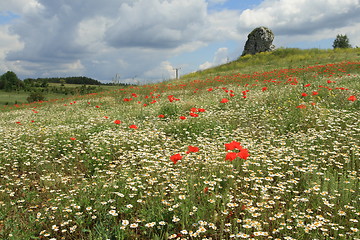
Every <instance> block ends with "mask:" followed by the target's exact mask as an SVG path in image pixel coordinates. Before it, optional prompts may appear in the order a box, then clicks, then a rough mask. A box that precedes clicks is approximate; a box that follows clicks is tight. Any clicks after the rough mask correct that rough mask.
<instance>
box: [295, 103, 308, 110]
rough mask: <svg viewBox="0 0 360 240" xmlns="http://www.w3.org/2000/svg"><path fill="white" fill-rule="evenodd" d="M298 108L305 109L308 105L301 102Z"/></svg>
mask: <svg viewBox="0 0 360 240" xmlns="http://www.w3.org/2000/svg"><path fill="white" fill-rule="evenodd" d="M296 108H300V109H304V108H306V105H304V104H301V105H299V106H297V107H296Z"/></svg>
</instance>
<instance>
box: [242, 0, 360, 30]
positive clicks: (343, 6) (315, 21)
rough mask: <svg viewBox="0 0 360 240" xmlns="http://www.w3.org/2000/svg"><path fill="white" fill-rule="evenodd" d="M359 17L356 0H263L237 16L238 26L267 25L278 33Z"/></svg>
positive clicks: (345, 22) (359, 6) (325, 26)
mask: <svg viewBox="0 0 360 240" xmlns="http://www.w3.org/2000/svg"><path fill="white" fill-rule="evenodd" d="M359 20H360V0H317V1H313V0H295V1H294V0H265V1H264V2H263V3H262V4H260V5H259V6H258V7H257V8H255V9H247V10H245V11H243V12H242V14H241V15H240V17H239V22H238V28H239V29H240V30H245V29H247V30H249V29H253V28H255V27H258V26H263V25H264V26H267V27H270V28H271V29H272V30H273V31H274V32H275V34H278V35H281V36H283V35H308V36H309V35H311V34H313V33H316V32H318V31H322V30H323V29H334V28H339V27H343V26H344V25H352V24H355V23H358V22H359Z"/></svg>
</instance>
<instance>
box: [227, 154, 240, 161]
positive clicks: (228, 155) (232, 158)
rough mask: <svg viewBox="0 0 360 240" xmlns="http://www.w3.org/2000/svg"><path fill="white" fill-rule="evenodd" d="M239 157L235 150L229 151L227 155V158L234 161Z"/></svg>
mask: <svg viewBox="0 0 360 240" xmlns="http://www.w3.org/2000/svg"><path fill="white" fill-rule="evenodd" d="M235 158H237V154H236V153H235V152H228V153H227V154H226V156H225V160H229V161H233V160H234V159H235Z"/></svg>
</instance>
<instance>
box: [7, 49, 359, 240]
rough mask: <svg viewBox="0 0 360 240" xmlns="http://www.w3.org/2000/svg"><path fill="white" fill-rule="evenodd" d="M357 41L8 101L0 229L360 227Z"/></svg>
mask: <svg viewBox="0 0 360 240" xmlns="http://www.w3.org/2000/svg"><path fill="white" fill-rule="evenodd" d="M357 54H358V50H357V49H352V50H344V51H330V50H326V51H320V50H303V51H300V50H294V49H281V50H278V51H276V52H274V53H267V54H260V55H255V56H250V57H245V59H239V60H238V61H236V62H234V63H229V64H228V65H226V66H219V67H218V68H214V69H210V70H207V71H203V72H201V73H194V74H190V75H188V76H184V77H183V78H182V79H179V80H173V81H171V82H165V83H160V84H153V85H147V86H132V87H127V88H124V89H116V88H112V89H109V90H108V91H104V92H102V93H97V94H94V95H85V96H76V97H73V98H66V99H64V100H57V101H49V102H44V103H33V104H29V105H23V106H19V107H17V108H11V106H8V107H3V108H1V109H0V134H1V136H3V137H2V138H0V146H2V148H1V149H0V175H1V176H2V178H0V238H1V239H52V238H55V239H178V238H179V239H246V238H247V239H250V238H253V239H270V238H272V239H277V238H278V239H359V238H360V234H359V230H358V218H359V199H358V194H357V192H358V190H359V174H360V172H359V167H360V163H359V156H360V128H359V126H360V120H359V113H360V103H359V100H355V101H351V99H353V98H350V100H349V97H351V96H355V97H356V98H359V96H360V94H359V93H360V86H359V82H360V76H359V73H360V68H359V67H360V63H359V61H355V60H356V56H357ZM307 55H309V56H312V57H300V56H307ZM329 56H331V57H329ZM347 57H348V59H347ZM291 58H292V59H294V60H293V61H292V62H289V61H290V60H289V59H291ZM284 59H287V60H288V61H285V60H284ZM296 59H297V60H296ZM282 61H284V62H282ZM315 61H316V62H318V63H319V64H315ZM267 62H268V63H269V64H272V66H273V68H270V67H271V66H269V68H267V66H265V65H264V64H265V63H267ZM300 62H301V64H300ZM231 64H233V66H232V67H230V65H231ZM236 64H238V65H236ZM297 64H298V65H297ZM234 66H239V67H236V68H235V67H234ZM240 66H241V67H240ZM289 66H291V68H289ZM314 92H315V93H314ZM303 93H306V96H305V95H304V94H303ZM230 94H233V95H230ZM224 98H226V99H228V100H229V101H228V102H226V103H225V102H224V103H222V102H221V101H222V99H224ZM130 99H131V100H130ZM176 99H178V100H176ZM124 100H126V101H124ZM169 100H171V101H169ZM190 113H191V114H190ZM160 114H163V115H164V118H159V115H160ZM195 114H197V115H195ZM181 116H184V117H186V119H180V117H181ZM115 120H120V121H121V123H120V124H115V122H114V121H115ZM133 124H135V125H136V126H137V127H138V128H137V129H133V128H130V126H131V125H133ZM233 141H236V142H239V143H241V146H242V148H243V149H247V150H248V152H249V154H250V156H249V157H247V158H246V157H244V158H245V159H244V158H239V157H237V158H236V159H235V160H233V161H229V160H226V156H227V154H228V153H230V152H235V153H237V152H243V151H244V150H243V149H242V150H240V149H239V148H240V147H238V148H237V149H233V150H226V148H225V144H229V143H231V142H233ZM189 146H195V147H198V148H199V151H193V152H191V151H190V149H192V148H188V147H189ZM176 154H180V155H181V156H182V159H181V160H178V161H177V162H176V161H175V162H176V164H175V163H174V162H173V161H172V160H171V159H173V157H172V156H174V155H176ZM173 160H174V159H173Z"/></svg>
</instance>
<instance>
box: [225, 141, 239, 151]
mask: <svg viewBox="0 0 360 240" xmlns="http://www.w3.org/2000/svg"><path fill="white" fill-rule="evenodd" d="M225 148H226V150H234V149H235V148H236V149H238V150H241V149H242V146H241V145H240V143H239V142H235V141H232V142H231V143H225Z"/></svg>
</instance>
